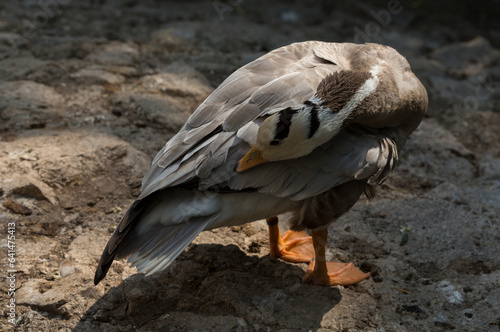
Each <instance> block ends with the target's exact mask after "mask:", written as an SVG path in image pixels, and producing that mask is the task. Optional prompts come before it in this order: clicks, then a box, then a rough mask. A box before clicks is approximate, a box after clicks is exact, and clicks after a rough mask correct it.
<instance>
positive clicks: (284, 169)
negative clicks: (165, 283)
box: [94, 41, 427, 284]
mask: <svg viewBox="0 0 500 332" xmlns="http://www.w3.org/2000/svg"><path fill="white" fill-rule="evenodd" d="M426 109H427V94H426V91H425V88H424V87H423V86H422V84H421V83H420V81H419V80H418V79H417V78H416V77H415V75H414V74H413V73H412V72H411V70H410V66H409V64H408V62H407V61H406V59H405V58H404V57H403V56H401V55H400V54H399V53H398V52H396V51H395V50H394V49H392V48H390V47H386V46H382V45H378V44H363V45H357V44H349V43H343V44H339V43H324V42H316V41H309V42H302V43H296V44H291V45H288V46H285V47H282V48H279V49H277V50H274V51H272V52H270V53H268V54H266V55H264V56H262V57H260V58H259V59H257V60H255V61H253V62H251V63H249V64H247V65H246V66H243V67H242V68H240V69H238V70H237V71H236V72H234V73H233V74H232V75H230V76H229V77H228V78H227V79H226V80H225V81H224V82H223V83H222V84H221V85H220V86H219V87H218V88H217V89H216V90H215V91H214V92H213V93H212V94H211V95H210V96H209V97H208V98H207V99H206V100H205V101H204V102H203V103H202V104H201V105H200V106H199V107H198V108H197V109H196V111H195V112H194V113H193V114H192V115H191V117H190V118H189V119H188V121H187V122H186V124H185V125H184V127H183V128H182V129H181V130H180V131H179V133H178V134H177V135H175V136H174V137H173V138H172V139H171V140H170V141H169V142H168V143H167V144H166V145H165V147H164V148H163V149H162V150H161V151H160V152H159V153H158V154H157V155H156V157H155V158H154V160H153V163H152V166H151V169H150V170H149V172H148V174H147V175H146V176H145V178H144V180H143V185H142V193H141V195H140V196H139V197H138V198H137V200H136V201H135V202H134V204H133V205H132V206H131V207H130V209H129V210H128V211H127V213H126V214H125V216H124V217H123V219H122V221H121V222H120V224H119V225H118V227H117V229H116V230H115V232H114V233H113V235H112V236H111V238H110V240H109V242H108V244H107V246H106V248H105V249H104V252H103V254H102V257H101V260H100V262H99V266H98V268H97V271H96V275H95V279H94V282H95V283H96V284H97V283H98V282H99V281H100V280H102V278H104V276H105V275H106V272H107V270H108V269H109V267H110V265H111V263H112V262H113V260H114V259H115V258H124V257H127V256H129V255H131V256H130V258H129V262H131V263H132V264H133V265H135V266H137V268H138V270H139V271H141V272H148V273H153V272H157V271H159V270H162V269H164V268H166V267H167V266H168V265H169V264H170V263H171V262H172V261H173V260H174V259H175V258H176V257H177V256H178V255H179V254H180V253H181V252H182V251H183V250H184V249H185V248H186V247H187V246H188V245H189V243H190V242H191V241H193V239H194V238H195V237H196V236H197V235H198V234H199V233H200V232H201V231H203V230H206V229H212V228H217V227H222V226H233V225H241V224H243V223H246V222H251V221H254V220H259V219H263V218H269V217H272V216H275V215H279V214H282V213H285V212H290V211H291V212H293V213H294V218H293V221H292V226H293V227H294V228H296V229H301V228H311V229H312V228H317V227H321V226H325V225H327V224H329V223H330V222H331V221H332V220H334V219H336V218H338V217H339V216H340V215H342V214H343V213H345V212H346V211H347V210H349V208H351V206H352V205H353V204H354V203H355V202H356V201H357V200H358V198H359V197H360V195H361V194H362V193H363V192H371V188H372V186H373V185H377V184H380V183H381V182H383V181H384V180H385V179H386V178H387V176H388V175H389V173H390V172H391V171H392V170H393V169H394V167H395V165H396V163H397V161H398V151H399V150H400V149H401V148H402V147H403V145H404V143H405V141H406V139H407V138H408V136H409V135H410V133H411V132H412V131H413V130H415V129H416V127H417V126H418V124H419V123H420V121H421V119H422V118H423V116H424V114H425V111H426ZM252 146H253V147H258V148H259V151H261V152H262V156H263V157H264V158H265V159H266V160H267V161H268V162H266V163H263V164H261V165H259V166H257V167H253V168H250V169H248V170H244V171H241V172H238V171H236V167H237V165H238V162H239V161H240V160H241V159H242V158H243V156H245V154H246V153H247V152H248V150H249V149H250V148H251V147H252Z"/></svg>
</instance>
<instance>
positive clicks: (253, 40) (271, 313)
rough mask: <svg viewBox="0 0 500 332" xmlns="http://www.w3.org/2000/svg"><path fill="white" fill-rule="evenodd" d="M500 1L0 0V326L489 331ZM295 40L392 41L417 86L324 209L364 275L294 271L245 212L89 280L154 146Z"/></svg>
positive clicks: (498, 162) (496, 260) (497, 275)
mask: <svg viewBox="0 0 500 332" xmlns="http://www.w3.org/2000/svg"><path fill="white" fill-rule="evenodd" d="M395 4H396V5H395ZM447 6H451V7H447ZM499 15H500V13H499V9H498V4H496V5H495V2H491V3H490V2H488V1H481V0H480V1H473V2H472V1H470V2H465V1H463V2H454V4H453V5H444V4H440V5H438V4H435V3H432V2H425V1H413V2H408V1H406V2H405V1H401V3H399V5H398V3H397V2H394V1H388V2H386V1H372V2H370V4H367V2H363V3H361V2H345V3H337V2H326V1H325V2H317V3H316V2H313V1H302V2H301V1H295V2H294V4H291V3H290V2H285V1H276V2H273V3H272V5H269V3H268V2H265V1H242V0H235V1H228V2H223V1H218V0H216V1H213V2H210V1H209V2H203V1H194V0H193V1H186V2H182V3H180V2H179V3H176V4H173V3H169V2H160V1H152V0H150V1H136V0H127V1H118V0H109V1H108V0H100V1H97V0H96V1H81V2H77V1H47V2H35V1H18V2H13V3H9V4H4V3H2V4H0V203H1V204H0V222H1V227H0V229H1V232H2V236H1V238H0V245H1V248H2V251H1V255H2V257H1V259H0V262H1V266H0V267H1V270H2V274H1V277H0V278H1V279H0V281H1V282H0V288H1V292H0V303H1V306H0V318H1V319H0V329H1V330H2V331H3V330H5V331H7V330H14V331H69V330H75V331H131V330H139V331H160V330H162V331H291V330H293V331H445V330H455V331H499V330H500V255H499V252H500V219H499V214H500V147H499V141H500V113H499V110H500V51H499V50H498V48H499V47H500V45H499V40H500V25H499V22H498V19H497V18H498V17H499ZM303 40H323V41H359V42H364V41H372V42H380V43H384V44H388V45H391V46H393V47H395V48H396V49H398V50H399V51H400V52H401V53H402V54H404V55H405V56H406V57H407V58H408V60H409V62H410V64H411V65H412V68H413V70H414V72H415V73H416V74H417V76H418V77H419V78H420V79H421V80H422V82H423V83H424V84H425V86H426V87H427V89H428V92H429V97H430V108H429V112H428V116H427V117H426V118H425V119H424V121H423V123H422V125H421V126H420V127H419V129H418V130H417V131H416V132H415V133H414V135H413V136H412V137H411V139H410V141H409V142H408V144H407V146H406V148H405V151H404V153H403V155H402V156H401V164H400V165H399V167H398V169H397V171H396V172H395V174H393V176H392V177H391V179H390V180H389V181H388V182H387V183H386V184H384V185H383V186H382V187H381V188H380V190H379V192H378V195H377V197H376V198H375V199H373V200H372V201H364V200H362V201H360V202H359V203H358V204H357V205H356V206H355V207H354V208H353V209H352V210H351V211H350V212H349V213H347V214H346V215H345V216H343V217H342V218H341V219H339V220H338V221H337V222H336V223H334V224H332V225H331V227H330V238H329V247H330V248H329V250H328V256H329V258H330V259H332V260H340V261H346V262H347V261H353V262H354V263H355V264H356V265H357V266H359V267H360V268H361V269H362V270H364V271H370V272H371V273H372V277H371V278H369V279H368V280H365V281H363V282H361V283H359V284H358V285H355V286H350V287H319V286H313V285H307V284H302V283H301V277H302V275H303V273H304V271H305V269H306V268H307V266H306V265H305V264H290V263H286V262H283V261H280V260H273V259H271V258H270V257H269V256H268V247H267V232H266V226H265V223H264V222H263V221H257V222H254V223H251V224H247V225H243V226H240V227H232V228H224V229H217V230H213V231H209V232H204V233H202V234H201V235H200V236H199V237H198V238H197V239H196V240H195V242H194V243H193V244H192V245H191V246H190V247H189V248H188V249H187V250H186V252H185V253H183V254H182V255H181V256H180V257H179V258H178V259H177V260H176V262H174V264H172V266H171V267H170V268H169V269H167V270H166V271H164V272H162V273H158V274H156V275H153V276H150V277H145V276H144V275H141V274H137V273H136V271H135V269H131V268H129V267H128V266H127V264H126V263H125V262H123V261H122V262H116V263H114V265H113V266H112V268H111V270H110V272H109V274H108V276H107V278H106V279H105V280H104V281H103V282H102V283H101V284H100V285H99V286H97V287H95V286H94V285H93V283H92V278H93V273H94V269H95V267H96V264H97V261H98V258H99V256H100V253H101V251H102V249H103V247H104V245H105V243H106V241H107V239H108V238H109V236H110V233H111V232H112V231H113V229H114V227H116V225H117V223H118V221H119V220H120V218H121V216H122V215H123V213H124V212H125V210H126V209H127V208H128V206H129V205H130V203H131V202H132V201H133V199H134V197H136V196H137V195H138V194H139V189H140V183H141V179H142V176H143V175H144V173H145V172H146V171H147V169H148V168H149V164H150V162H151V158H152V157H153V156H154V155H155V153H156V152H157V151H158V150H159V149H160V148H161V147H162V146H163V145H164V143H165V142H166V141H167V140H168V139H169V138H170V137H171V136H172V135H173V134H174V133H175V132H176V131H177V130H178V129H179V127H180V126H181V125H182V124H183V122H184V121H185V120H186V119H187V117H188V116H189V114H190V113H191V112H192V111H193V110H194V109H195V108H196V106H197V105H198V104H199V103H200V102H202V101H203V100H204V98H206V97H207V96H208V94H210V92H211V91H213V89H214V87H216V86H217V85H218V84H219V83H220V82H221V81H222V80H223V79H224V78H225V77H226V76H227V75H229V74H230V73H231V72H233V71H234V70H236V69H237V68H238V67H240V66H241V65H243V64H245V63H248V62H249V61H251V60H253V59H255V58H257V57H258V56H260V55H262V54H264V53H266V52H268V51H270V50H272V49H274V48H276V47H279V46H282V45H286V44H289V43H291V42H295V41H303ZM285 226H286V225H285ZM9 231H10V233H11V234H14V235H15V238H16V239H15V247H12V243H9V242H8V238H7V237H8V235H9ZM14 231H15V233H14ZM9 246H10V249H13V251H15V262H13V263H12V265H10V264H11V263H10V262H9V260H8V259H9V258H13V255H11V257H9V255H8V254H9ZM11 251H12V250H11ZM11 261H13V260H11ZM10 269H13V270H16V271H17V272H16V273H14V274H13V275H14V278H15V281H14V280H13V278H10V279H9V278H7V277H9V276H10V273H8V270H10ZM12 283H14V285H15V286H14V287H12V289H15V294H12V297H11V296H10V295H9V291H11V284H12ZM11 293H12V292H11ZM11 298H13V299H15V301H16V302H15V305H16V306H15V309H14V313H15V317H13V318H12V319H13V322H14V323H15V324H11V323H10V322H9V319H10V318H11V316H10V314H11V310H10V308H9V307H8V305H9V304H10V303H11V302H10V301H11ZM11 307H12V306H11Z"/></svg>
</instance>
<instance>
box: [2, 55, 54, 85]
mask: <svg viewBox="0 0 500 332" xmlns="http://www.w3.org/2000/svg"><path fill="white" fill-rule="evenodd" d="M45 64H47V61H42V60H39V59H36V58H32V57H23V58H19V57H13V58H8V59H5V60H2V61H0V77H3V78H4V79H8V80H20V79H27V78H28V76H29V74H30V73H32V72H33V71H35V70H36V69H38V68H40V67H42V66H44V65H45Z"/></svg>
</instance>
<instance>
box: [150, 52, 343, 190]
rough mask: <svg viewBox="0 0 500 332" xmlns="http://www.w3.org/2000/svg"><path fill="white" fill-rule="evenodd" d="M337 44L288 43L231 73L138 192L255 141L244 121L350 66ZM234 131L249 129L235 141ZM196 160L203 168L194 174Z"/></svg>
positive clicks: (308, 92) (295, 99) (297, 99)
mask: <svg viewBox="0 0 500 332" xmlns="http://www.w3.org/2000/svg"><path fill="white" fill-rule="evenodd" d="M339 47H340V46H336V44H330V43H322V42H303V43H296V44H292V45H288V46H285V47H282V48H279V49H277V50H275V51H272V52H270V53H268V54H266V55H264V56H262V57H261V58H259V59H257V60H255V61H253V62H251V63H249V64H247V65H246V66H243V67H242V68H240V69H238V70H237V71H236V72H234V73H233V74H232V75H230V76H229V77H228V78H227V79H226V80H225V81H224V82H223V83H222V84H221V85H220V86H219V87H218V88H217V89H216V90H215V91H214V92H213V93H212V94H211V95H210V96H209V97H208V98H207V99H206V100H205V101H204V102H203V103H202V104H201V105H200V106H199V107H198V108H197V109H196V111H195V112H194V113H193V114H192V115H191V117H190V118H189V119H188V121H187V122H186V124H185V125H184V127H183V128H182V129H181V130H180V131H179V133H178V134H177V135H175V136H174V137H173V138H172V139H171V140H170V141H169V142H168V143H167V144H166V145H165V146H164V147H163V149H162V150H161V151H160V152H159V153H158V154H157V155H156V157H155V158H154V160H153V163H152V166H151V169H150V171H149V172H148V174H147V175H146V176H145V178H144V180H143V186H142V195H141V196H140V198H144V197H146V196H147V195H149V194H151V193H152V192H154V191H157V190H160V189H162V188H165V187H170V186H175V185H179V184H182V183H183V182H185V181H189V180H190V179H193V178H194V177H196V176H200V175H207V174H209V172H210V168H215V167H217V166H219V165H220V163H221V162H223V161H224V160H225V159H226V157H227V151H228V149H229V147H230V146H232V145H234V144H241V143H242V142H241V141H246V142H247V143H250V144H251V143H253V141H252V140H254V139H255V135H253V134H254V131H255V128H253V129H252V128H250V129H251V130H241V129H242V128H243V127H245V126H246V128H245V129H248V127H251V126H253V127H255V124H258V123H259V119H262V118H263V117H265V116H267V115H269V114H272V113H273V112H276V111H278V110H280V109H283V108H286V107H289V106H293V105H296V104H300V103H301V102H303V101H304V100H307V99H308V98H310V97H311V96H312V95H313V94H314V92H315V90H316V88H317V86H318V84H319V83H320V82H321V80H322V79H323V78H324V77H326V76H327V75H328V74H329V73H332V72H335V71H337V70H340V69H348V66H349V63H348V62H347V60H346V59H345V58H344V57H343V56H341V53H340V51H339V49H337V48H339ZM238 132H240V133H246V134H247V135H246V136H241V135H240V137H239V138H241V139H242V140H236V141H235V139H236V137H237V135H236V134H237V133H238ZM243 145H245V147H246V144H243ZM202 165H203V166H202ZM200 166H202V167H201V168H202V169H203V170H205V174H196V173H197V170H199V168H200ZM207 166H209V167H207Z"/></svg>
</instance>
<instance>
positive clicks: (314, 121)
mask: <svg viewBox="0 0 500 332" xmlns="http://www.w3.org/2000/svg"><path fill="white" fill-rule="evenodd" d="M318 129H319V117H318V107H317V106H316V105H314V106H313V107H312V108H311V117H310V118H309V135H308V138H311V137H313V136H314V134H315V133H316V132H317V131H318Z"/></svg>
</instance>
